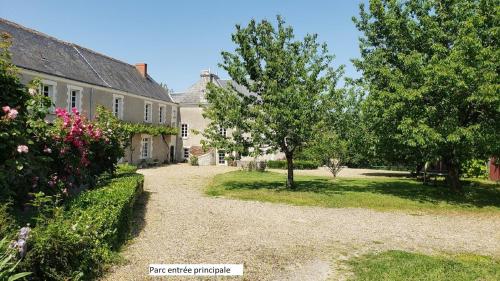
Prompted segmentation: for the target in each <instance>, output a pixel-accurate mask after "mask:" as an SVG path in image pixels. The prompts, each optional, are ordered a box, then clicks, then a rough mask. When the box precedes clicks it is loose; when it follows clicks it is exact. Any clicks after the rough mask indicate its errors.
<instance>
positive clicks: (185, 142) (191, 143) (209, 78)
mask: <svg viewBox="0 0 500 281" xmlns="http://www.w3.org/2000/svg"><path fill="white" fill-rule="evenodd" d="M208 83H213V84H215V85H216V86H219V87H229V86H232V87H233V88H234V89H235V90H236V91H238V92H240V93H242V94H243V95H251V93H250V92H249V91H248V89H247V88H246V87H244V86H241V85H239V84H237V83H236V82H234V81H232V80H225V79H220V78H219V77H218V76H217V75H216V74H214V73H211V72H210V71H209V70H204V71H202V72H201V74H200V79H199V80H198V81H197V82H196V83H195V84H193V85H192V86H191V87H189V88H188V89H187V90H185V91H183V92H179V93H174V94H172V98H173V99H174V100H175V101H176V102H178V103H179V106H180V121H179V124H180V128H181V129H180V131H181V138H180V146H182V157H183V158H184V159H188V158H189V156H190V155H195V156H197V157H198V163H199V165H215V164H217V165H226V164H227V161H226V160H225V156H226V155H228V153H227V152H226V151H223V150H215V149H208V150H207V151H204V150H203V149H202V144H201V140H202V139H203V136H202V134H201V132H203V131H204V130H205V129H206V128H207V126H208V125H209V123H210V120H207V119H205V118H203V115H202V114H203V108H204V107H205V106H207V100H206V98H205V95H206V93H207V85H208ZM221 133H222V134H224V135H226V134H227V135H229V134H231V130H230V129H227V130H226V129H223V130H222V131H221ZM283 157H284V155H283V153H271V154H266V155H263V156H260V157H258V160H277V159H283ZM242 160H253V158H251V157H244V158H243V159H242Z"/></svg>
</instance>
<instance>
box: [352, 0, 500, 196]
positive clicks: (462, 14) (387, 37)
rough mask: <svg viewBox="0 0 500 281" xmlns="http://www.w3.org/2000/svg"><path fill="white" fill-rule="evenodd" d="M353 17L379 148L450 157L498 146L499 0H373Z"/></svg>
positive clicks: (400, 154)
mask: <svg viewBox="0 0 500 281" xmlns="http://www.w3.org/2000/svg"><path fill="white" fill-rule="evenodd" d="M360 8H361V12H360V16H359V17H358V18H355V19H354V21H355V24H356V26H357V28H358V29H359V30H360V31H361V32H362V33H363V36H362V37H361V38H360V49H361V58H360V59H357V60H354V64H355V66H356V67H357V68H358V69H359V70H360V71H361V72H362V74H363V75H362V78H361V80H360V81H361V83H362V85H363V86H365V87H366V90H367V91H368V92H369V96H368V97H367V99H366V107H365V113H366V116H367V117H368V119H369V121H370V123H369V124H371V129H372V130H373V131H374V132H375V134H376V135H377V137H378V148H379V152H380V153H381V155H384V156H385V157H386V158H388V159H391V160H404V161H416V160H419V161H436V160H441V161H443V163H445V164H446V166H447V168H448V171H449V176H448V177H447V181H448V184H449V185H450V187H452V189H453V190H455V191H459V190H460V189H461V185H460V181H459V176H460V169H459V167H460V163H461V162H463V161H465V160H468V159H472V158H480V159H486V158H487V157H489V156H491V155H499V152H500V135H499V132H500V121H499V120H500V94H499V79H498V73H499V61H500V51H499V48H498V41H499V39H500V29H499V26H500V17H499V15H500V1H499V0H406V1H396V0H370V1H369V7H368V8H366V7H365V6H364V5H361V6H360Z"/></svg>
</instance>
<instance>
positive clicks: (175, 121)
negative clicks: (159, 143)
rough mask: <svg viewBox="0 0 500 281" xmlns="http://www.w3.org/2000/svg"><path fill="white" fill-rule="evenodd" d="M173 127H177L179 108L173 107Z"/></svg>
mask: <svg viewBox="0 0 500 281" xmlns="http://www.w3.org/2000/svg"><path fill="white" fill-rule="evenodd" d="M172 127H173V128H175V127H177V108H176V107H172Z"/></svg>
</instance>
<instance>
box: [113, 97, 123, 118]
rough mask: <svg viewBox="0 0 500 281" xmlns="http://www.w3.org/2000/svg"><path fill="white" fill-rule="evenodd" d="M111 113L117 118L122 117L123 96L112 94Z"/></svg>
mask: <svg viewBox="0 0 500 281" xmlns="http://www.w3.org/2000/svg"><path fill="white" fill-rule="evenodd" d="M113 114H114V115H115V116H116V117H118V118H119V119H123V97H122V96H117V95H113Z"/></svg>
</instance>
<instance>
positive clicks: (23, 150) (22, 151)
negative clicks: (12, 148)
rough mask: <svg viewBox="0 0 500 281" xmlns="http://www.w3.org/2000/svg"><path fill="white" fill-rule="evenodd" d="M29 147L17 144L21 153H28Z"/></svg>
mask: <svg viewBox="0 0 500 281" xmlns="http://www.w3.org/2000/svg"><path fill="white" fill-rule="evenodd" d="M28 151H29V149H28V146H26V145H24V144H22V145H18V146H17V152H19V153H28Z"/></svg>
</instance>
